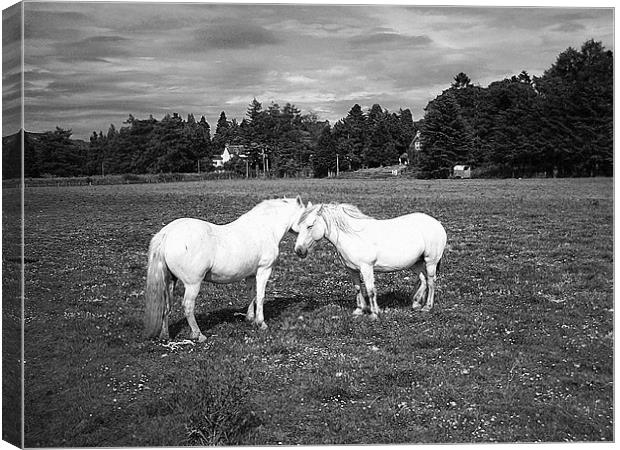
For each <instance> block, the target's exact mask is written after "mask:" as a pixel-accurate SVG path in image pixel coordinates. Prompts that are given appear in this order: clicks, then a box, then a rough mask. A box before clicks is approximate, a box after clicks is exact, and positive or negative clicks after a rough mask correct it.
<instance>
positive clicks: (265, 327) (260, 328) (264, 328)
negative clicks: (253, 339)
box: [258, 322, 268, 330]
mask: <svg viewBox="0 0 620 450" xmlns="http://www.w3.org/2000/svg"><path fill="white" fill-rule="evenodd" d="M267 328H268V327H267V324H266V323H265V322H262V323H259V324H258V329H259V330H266V329H267Z"/></svg>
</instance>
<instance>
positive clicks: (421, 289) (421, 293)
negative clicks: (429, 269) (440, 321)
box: [411, 271, 426, 309]
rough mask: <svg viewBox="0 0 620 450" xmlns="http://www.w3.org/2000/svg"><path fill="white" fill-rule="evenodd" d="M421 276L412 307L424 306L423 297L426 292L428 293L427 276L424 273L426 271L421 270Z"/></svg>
mask: <svg viewBox="0 0 620 450" xmlns="http://www.w3.org/2000/svg"><path fill="white" fill-rule="evenodd" d="M419 278H420V287H419V288H418V290H417V291H416V293H415V294H414V295H413V303H412V304H411V307H412V308H413V309H420V308H422V306H423V305H422V299H423V298H424V294H425V293H426V276H425V275H424V272H422V271H421V272H420V274H419Z"/></svg>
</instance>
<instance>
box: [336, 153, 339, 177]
mask: <svg viewBox="0 0 620 450" xmlns="http://www.w3.org/2000/svg"><path fill="white" fill-rule="evenodd" d="M338 175H340V160H339V157H338V153H336V177H337V176H338Z"/></svg>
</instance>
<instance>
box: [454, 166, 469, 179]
mask: <svg viewBox="0 0 620 450" xmlns="http://www.w3.org/2000/svg"><path fill="white" fill-rule="evenodd" d="M452 176H453V177H454V178H471V167H470V166H465V165H462V164H457V165H456V166H454V169H453V170H452Z"/></svg>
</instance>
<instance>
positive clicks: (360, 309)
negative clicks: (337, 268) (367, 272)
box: [349, 269, 366, 316]
mask: <svg viewBox="0 0 620 450" xmlns="http://www.w3.org/2000/svg"><path fill="white" fill-rule="evenodd" d="M349 274H350V275H351V279H352V280H353V285H354V286H355V294H356V297H355V299H356V301H357V308H355V310H354V311H353V315H354V316H361V315H362V314H364V310H365V309H366V300H365V299H364V293H363V292H362V280H361V278H360V273H359V272H358V271H357V270H353V269H349Z"/></svg>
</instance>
